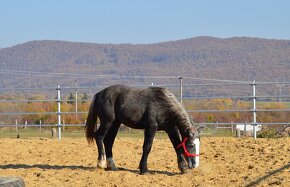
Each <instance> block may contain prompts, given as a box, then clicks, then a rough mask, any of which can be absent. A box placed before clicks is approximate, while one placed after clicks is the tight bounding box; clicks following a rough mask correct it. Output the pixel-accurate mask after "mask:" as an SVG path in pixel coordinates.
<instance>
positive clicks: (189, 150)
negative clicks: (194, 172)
mask: <svg viewBox="0 0 290 187" xmlns="http://www.w3.org/2000/svg"><path fill="white" fill-rule="evenodd" d="M203 128H204V126H203V125H198V126H191V127H190V128H187V129H186V132H185V137H184V138H183V140H182V143H181V144H180V145H179V146H178V148H181V149H182V154H183V156H184V158H185V160H186V162H187V165H188V168H190V169H193V168H194V167H195V166H196V164H197V163H196V159H195V158H196V157H197V156H199V145H197V144H199V135H200V132H201V130H202V129H203ZM180 170H181V171H182V172H183V170H184V168H180Z"/></svg>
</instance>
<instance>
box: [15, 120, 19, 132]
mask: <svg viewBox="0 0 290 187" xmlns="http://www.w3.org/2000/svg"><path fill="white" fill-rule="evenodd" d="M15 128H16V132H18V122H17V119H16V120H15Z"/></svg>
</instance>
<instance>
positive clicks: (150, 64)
mask: <svg viewBox="0 0 290 187" xmlns="http://www.w3.org/2000/svg"><path fill="white" fill-rule="evenodd" d="M0 69H1V70H0V78H1V80H0V88H2V89H5V88H15V87H45V86H56V85H57V84H61V85H73V84H74V81H75V80H77V81H78V83H79V85H81V86H94V85H108V84H111V83H122V82H126V81H127V82H130V83H132V82H136V81H137V82H138V84H148V83H149V82H152V81H158V83H169V82H170V81H172V80H169V79H168V77H180V76H182V77H190V78H192V80H195V79H194V78H198V79H196V80H206V79H220V80H237V81H253V80H256V81H264V82H265V81H271V82H273V81H274V82H276V81H282V82H283V81H290V40H275V39H261V38H249V37H234V38H225V39H222V38H214V37H207V36H203V37H194V38H190V39H184V40H177V41H168V42H162V43H154V44H96V43H81V42H68V41H51V40H41V41H30V42H27V43H23V44H19V45H16V46H13V47H7V48H1V49H0ZM162 77H163V78H162ZM147 78H148V80H147ZM156 78H159V79H158V80H157V79H156ZM174 81H175V82H177V80H174ZM185 81H186V80H185Z"/></svg>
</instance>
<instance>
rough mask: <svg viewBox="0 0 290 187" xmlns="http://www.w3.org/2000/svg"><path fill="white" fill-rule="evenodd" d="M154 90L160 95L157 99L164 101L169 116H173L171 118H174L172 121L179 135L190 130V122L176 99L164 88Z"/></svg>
mask: <svg viewBox="0 0 290 187" xmlns="http://www.w3.org/2000/svg"><path fill="white" fill-rule="evenodd" d="M156 90H158V92H159V93H161V94H160V95H159V97H162V98H163V99H162V100H163V101H165V103H163V105H164V106H165V107H166V108H167V109H168V110H169V111H170V114H173V115H172V117H174V118H176V119H172V120H174V121H176V122H177V123H176V125H177V127H178V129H179V130H180V131H181V133H182V132H184V131H185V130H186V129H187V128H190V127H191V124H192V123H191V120H190V118H189V116H188V114H187V112H186V111H185V109H184V107H183V106H182V105H181V103H180V102H179V101H178V100H177V98H176V97H175V96H174V95H173V94H172V93H171V92H169V91H168V90H167V89H165V88H156Z"/></svg>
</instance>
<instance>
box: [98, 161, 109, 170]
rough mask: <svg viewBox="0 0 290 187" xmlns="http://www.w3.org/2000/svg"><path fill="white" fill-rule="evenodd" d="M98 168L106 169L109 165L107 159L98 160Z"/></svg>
mask: <svg viewBox="0 0 290 187" xmlns="http://www.w3.org/2000/svg"><path fill="white" fill-rule="evenodd" d="M97 167H98V168H101V169H105V168H106V167H107V164H106V160H98V164H97Z"/></svg>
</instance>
